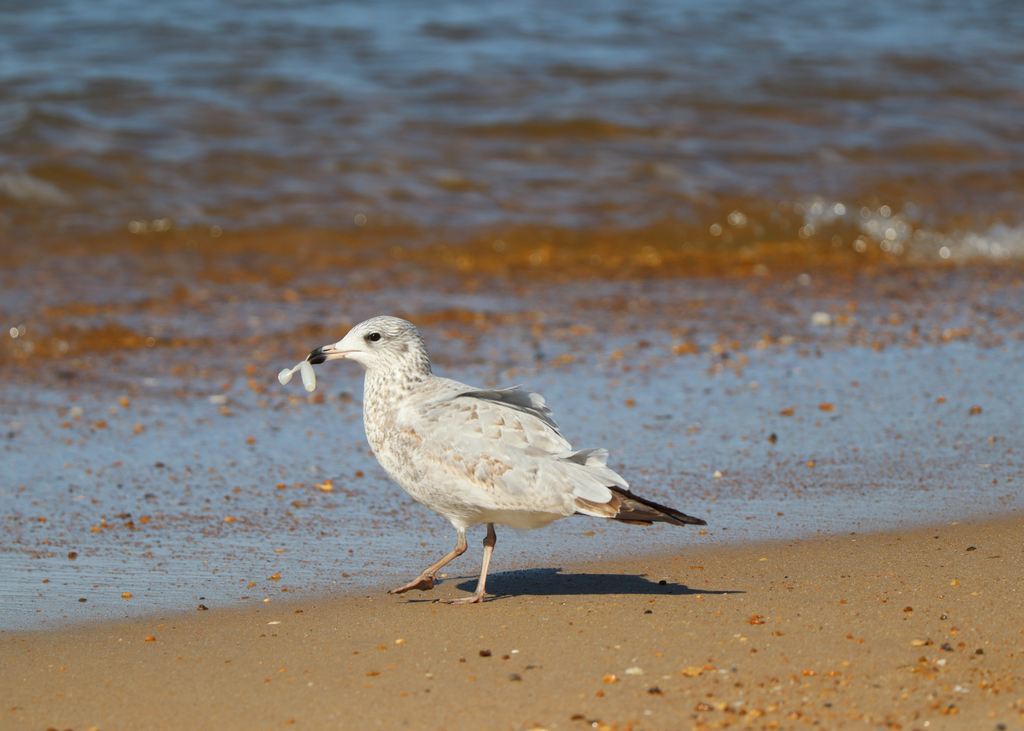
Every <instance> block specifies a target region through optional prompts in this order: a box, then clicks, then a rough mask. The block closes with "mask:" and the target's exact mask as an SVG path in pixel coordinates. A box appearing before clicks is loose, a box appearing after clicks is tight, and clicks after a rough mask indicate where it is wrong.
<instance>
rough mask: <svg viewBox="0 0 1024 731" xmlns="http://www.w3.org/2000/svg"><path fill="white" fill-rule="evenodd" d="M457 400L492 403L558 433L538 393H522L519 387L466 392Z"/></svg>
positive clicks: (549, 411)
mask: <svg viewBox="0 0 1024 731" xmlns="http://www.w3.org/2000/svg"><path fill="white" fill-rule="evenodd" d="M457 398H476V399H481V400H483V401H494V402H496V403H499V404H502V405H504V406H507V407H509V408H510V409H515V410H516V411H522V412H523V413H526V414H529V415H530V416H535V417H537V418H538V419H540V420H541V421H543V422H544V423H545V424H547V425H548V426H549V427H551V428H552V429H554V430H555V431H558V424H556V423H555V420H554V419H552V418H551V409H549V408H548V407H547V406H545V405H544V397H543V396H541V395H540V394H538V393H530V392H529V391H524V390H523V389H522V388H520V387H519V386H513V387H512V388H501V389H494V390H481V391H466V392H465V393H460V394H459V395H458V397H457Z"/></svg>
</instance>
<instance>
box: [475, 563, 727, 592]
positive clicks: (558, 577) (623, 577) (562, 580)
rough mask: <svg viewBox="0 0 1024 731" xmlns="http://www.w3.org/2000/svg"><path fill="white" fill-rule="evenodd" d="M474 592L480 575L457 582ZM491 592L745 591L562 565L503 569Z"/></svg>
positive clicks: (495, 576) (492, 579) (489, 583)
mask: <svg viewBox="0 0 1024 731" xmlns="http://www.w3.org/2000/svg"><path fill="white" fill-rule="evenodd" d="M457 586H458V588H459V589H462V590H464V591H469V592H472V591H474V590H475V589H476V579H475V578H474V579H469V580H466V581H462V582H461V583H459V584H457ZM487 593H488V594H491V595H492V596H493V597H494V598H498V597H515V596H573V595H577V596H582V595H588V594H642V595H650V596H668V595H677V596H685V595H688V594H743V593H744V592H743V591H740V590H735V589H733V590H730V589H693V588H691V587H689V586H687V585H686V584H675V583H672V582H668V581H651V580H650V579H648V578H647V577H645V576H641V575H638V574H576V573H568V574H566V573H562V569H561V568H536V569H522V570H519V571H501V572H498V573H495V574H492V575H490V576H488V577H487Z"/></svg>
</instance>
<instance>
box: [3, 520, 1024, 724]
mask: <svg viewBox="0 0 1024 731" xmlns="http://www.w3.org/2000/svg"><path fill="white" fill-rule="evenodd" d="M475 548H476V549H477V551H478V550H479V549H478V547H475ZM500 549H501V543H500V541H499V545H498V550H500ZM471 556H473V554H472V553H471V554H468V555H467V557H466V558H464V559H462V562H461V565H456V567H457V569H458V570H461V571H464V572H465V573H464V574H462V575H460V576H455V575H454V574H453V577H452V578H450V579H448V580H447V581H444V582H443V583H441V584H440V585H439V586H438V587H437V588H436V589H435V590H433V591H431V592H426V593H416V594H414V595H412V596H409V595H406V596H389V595H387V594H386V593H385V588H386V587H384V586H381V587H380V590H379V591H375V592H373V593H369V594H365V595H358V596H323V597H299V598H298V599H297V600H295V601H290V602H280V601H271V602H269V603H262V602H261V603H256V604H253V605H251V606H241V607H237V608H234V609H228V610H218V609H211V610H206V611H202V610H198V609H197V610H195V611H192V612H190V613H187V614H180V615H171V614H167V615H165V616H154V617H150V618H147V619H142V620H132V621H124V622H108V623H101V624H94V625H87V626H78V627H68V628H65V629H61V630H59V631H56V632H47V633H25V632H4V633H2V634H0V656H2V657H3V663H2V669H0V699H2V710H0V713H2V716H0V727H2V728H4V729H11V730H12V731H13V730H18V729H26V730H27V729H33V730H34V729H46V728H55V729H74V730H75V731H82V730H84V729H92V728H95V729H100V730H101V731H103V730H106V729H124V728H136V729H137V728H161V729H177V728H183V729H184V728H188V729H195V728H217V729H262V728H309V729H328V728H341V729H348V728H352V729H369V728H427V729H453V728H488V729H534V728H545V729H583V728H599V729H600V728H613V729H634V730H638V729H691V728H692V729H705V728H707V729H713V728H725V727H732V728H757V729H760V728H804V727H810V726H817V727H819V728H843V727H850V728H893V729H897V728H904V729H922V730H923V729H925V728H927V729H944V728H951V729H952V728H955V729H968V728H970V729H1002V728H1020V727H1021V724H1024V658H1022V654H1024V621H1022V619H1021V617H1022V611H1021V610H1022V607H1021V603H1022V602H1021V600H1022V596H1024V591H1022V587H1024V584H1022V579H1024V517H1016V516H1014V517H1003V518H999V519H992V520H987V521H980V522H971V523H963V524H952V525H948V524H947V525H941V526H935V527H931V528H927V529H924V530H913V531H903V532H896V533H892V532H890V533H884V534H875V535H861V534H842V535H829V536H824V535H823V536H816V537H814V538H810V539H805V540H799V541H787V542H780V543H773V544H771V543H770V544H748V545H742V546H737V547H732V548H726V549H722V548H715V549H708V548H702V549H693V550H692V551H690V552H686V553H684V554H682V555H676V556H666V555H660V556H659V555H654V556H650V557H638V558H635V559H629V560H622V561H617V562H601V563H598V564H574V563H573V562H572V561H571V560H569V558H568V557H564V556H563V557H555V556H553V557H551V560H550V561H549V562H548V563H547V564H546V565H538V566H537V567H536V568H533V569H527V570H523V571H516V572H505V573H497V574H495V575H494V576H493V577H492V579H491V581H490V582H489V584H488V588H489V589H490V590H491V591H492V592H494V594H495V596H494V597H492V598H491V599H490V600H489V601H487V602H486V603H485V604H483V605H476V606H451V605H448V604H446V603H445V602H446V600H450V599H452V598H455V597H457V596H463V595H465V593H466V591H467V590H471V589H472V586H473V580H474V576H473V574H472V571H473V569H474V568H475V565H476V559H475V557H474V558H473V559H472V560H470V557H471Z"/></svg>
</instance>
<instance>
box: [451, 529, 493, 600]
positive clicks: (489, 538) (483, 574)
mask: <svg viewBox="0 0 1024 731" xmlns="http://www.w3.org/2000/svg"><path fill="white" fill-rule="evenodd" d="M497 542H498V536H497V534H496V533H495V532H494V523H488V524H487V535H486V536H484V565H483V566H482V567H481V569H480V580H479V581H478V582H477V584H476V592H475V593H474V594H473V596H468V597H466V598H465V599H456V600H455V601H453V602H452V604H479V603H480V602H482V601H483V600H484V587H485V586H486V585H487V567H488V566H489V565H490V563H491V553H493V552H494V544H495V543H497Z"/></svg>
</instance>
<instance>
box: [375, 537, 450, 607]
mask: <svg viewBox="0 0 1024 731" xmlns="http://www.w3.org/2000/svg"><path fill="white" fill-rule="evenodd" d="M465 552H466V531H464V530H460V531H459V539H458V541H456V542H455V548H453V549H452V550H451V552H450V553H448V554H447V555H446V556H445V557H444V558H442V559H441V560H440V561H438V562H437V563H435V564H434V565H433V566H430V567H428V568H426V569H424V570H423V573H422V574H420V575H419V576H417V577H416V578H415V579H414V580H413V581H410V582H409V583H408V584H406V585H405V586H400V587H398V588H397V589H392V590H391V591H389V592H388V594H404V593H405V592H407V591H410V590H411V589H419V590H420V591H427V590H429V589H433V588H434V574H436V573H437V572H438V571H440V570H441V569H442V568H443V567H444V566H447V565H448V564H449V563H451V562H452V561H454V560H455V559H457V558H458V557H459V556H461V555H462V554H464V553H465Z"/></svg>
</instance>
